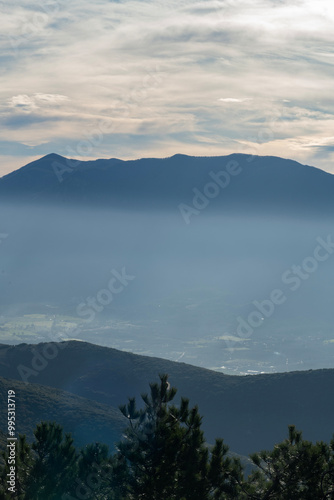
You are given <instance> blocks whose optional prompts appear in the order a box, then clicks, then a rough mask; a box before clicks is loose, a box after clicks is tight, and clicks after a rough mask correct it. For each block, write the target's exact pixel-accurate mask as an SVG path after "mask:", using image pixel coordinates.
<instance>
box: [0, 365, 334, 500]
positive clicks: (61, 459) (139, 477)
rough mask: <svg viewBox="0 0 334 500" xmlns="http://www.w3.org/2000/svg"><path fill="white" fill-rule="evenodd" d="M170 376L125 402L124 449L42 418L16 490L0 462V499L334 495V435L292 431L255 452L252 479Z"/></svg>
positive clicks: (320, 498)
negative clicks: (76, 438) (206, 430)
mask: <svg viewBox="0 0 334 500" xmlns="http://www.w3.org/2000/svg"><path fill="white" fill-rule="evenodd" d="M175 394H176V389H175V388H174V387H170V385H169V383H168V377H167V375H160V383H153V384H150V392H149V394H143V395H142V400H143V405H144V406H143V407H141V408H137V405H136V400H135V399H134V398H131V399H129V401H128V404H126V405H124V406H122V407H120V410H121V412H122V414H123V415H124V417H125V418H126V419H127V420H128V427H127V428H126V430H125V431H124V436H123V439H122V441H120V442H119V443H118V444H117V451H116V452H115V453H113V454H112V455H110V453H109V449H108V447H107V445H105V444H101V443H93V444H90V445H88V446H86V447H84V448H82V449H81V450H80V451H76V449H75V448H74V446H73V439H72V437H71V435H69V434H65V435H64V433H63V429H62V427H61V426H60V425H58V424H56V423H46V422H42V423H41V424H39V425H38V426H37V428H36V430H35V432H34V441H33V442H32V444H29V443H28V442H27V440H26V437H25V436H20V437H19V439H18V441H17V450H16V451H17V454H16V466H17V469H16V470H17V475H16V489H17V491H16V493H15V494H14V495H13V493H11V492H8V491H7V486H6V481H7V474H8V460H7V459H8V452H4V453H3V456H2V458H3V461H2V462H1V463H2V465H1V466H0V500H9V499H11V500H13V499H14V500H32V499H33V500H81V499H84V500H91V499H92V500H229V499H238V500H247V499H249V500H330V499H334V439H333V440H332V442H331V443H330V444H326V443H324V442H317V443H315V444H313V443H312V442H309V441H306V440H304V439H303V438H302V433H301V432H299V431H297V430H296V429H295V427H294V426H289V435H288V438H287V439H285V440H284V441H283V442H282V443H279V444H277V445H276V446H275V447H274V448H273V450H271V451H262V452H260V453H255V454H253V455H252V456H251V459H252V461H253V463H254V470H253V472H252V473H251V474H250V475H249V476H248V478H246V479H245V477H244V472H243V468H242V466H241V463H240V461H239V459H236V458H231V457H230V456H228V453H227V452H228V447H227V446H226V445H225V444H224V442H223V440H222V439H216V441H215V444H214V446H212V447H209V446H208V445H207V444H206V443H205V439H204V435H203V431H202V430H201V424H202V417H201V416H200V415H199V413H198V408H197V407H196V406H195V407H190V405H189V401H188V399H186V398H182V399H181V402H180V404H179V405H175V404H173V399H174V397H175Z"/></svg>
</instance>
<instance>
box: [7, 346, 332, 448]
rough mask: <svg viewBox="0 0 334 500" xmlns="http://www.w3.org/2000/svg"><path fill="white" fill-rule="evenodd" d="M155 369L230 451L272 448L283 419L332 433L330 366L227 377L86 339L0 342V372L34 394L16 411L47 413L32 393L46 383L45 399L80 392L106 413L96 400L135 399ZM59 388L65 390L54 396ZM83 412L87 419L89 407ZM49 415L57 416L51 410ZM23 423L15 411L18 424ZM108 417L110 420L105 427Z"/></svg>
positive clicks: (325, 436) (309, 432)
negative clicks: (48, 395) (24, 380)
mask: <svg viewBox="0 0 334 500" xmlns="http://www.w3.org/2000/svg"><path fill="white" fill-rule="evenodd" d="M52 352H53V353H54V356H53V357H52V356H51V353H52ZM43 360H44V361H43ZM29 370H33V372H34V373H33V372H29ZM159 373H168V374H169V380H170V383H171V384H172V385H174V386H176V387H177V389H178V395H177V396H178V398H180V396H185V397H188V398H189V399H190V403H191V404H192V405H194V404H198V406H199V411H200V414H202V415H203V430H204V432H205V437H206V439H207V441H208V442H213V440H214V438H215V437H223V438H224V440H225V442H226V443H227V444H228V445H229V446H230V448H231V450H232V451H234V452H237V453H240V454H242V455H248V454H249V453H251V452H254V451H257V450H259V449H265V448H266V449H271V448H272V447H273V445H274V444H275V443H276V442H279V441H281V440H283V439H284V438H285V436H286V432H287V426H288V425H289V424H295V425H296V426H297V428H298V429H300V430H302V431H303V435H304V437H305V439H310V440H320V439H322V440H325V441H328V440H330V438H331V437H332V434H333V431H334V426H333V415H334V401H333V399H332V398H331V397H330V388H331V387H332V386H333V383H334V370H333V369H328V370H316V371H312V370H310V371H307V372H290V373H275V374H266V375H254V376H229V375H225V374H221V373H217V372H214V371H210V370H207V369H203V368H198V367H195V366H191V365H187V364H184V363H176V362H172V361H167V360H163V359H158V358H152V357H147V356H140V355H135V354H131V353H127V352H122V351H118V350H116V349H111V348H106V347H100V346H96V345H93V344H89V343H85V342H74V341H69V342H67V343H64V344H53V343H50V344H38V345H35V346H32V345H28V344H20V345H17V346H9V345H1V347H0V376H2V377H5V378H8V379H16V380H20V379H21V378H22V377H21V375H22V374H23V375H26V376H27V381H28V382H29V383H28V384H27V387H28V388H29V390H30V391H31V394H32V395H33V396H32V399H31V404H30V403H29V401H28V403H26V404H27V407H26V409H25V410H24V412H23V413H24V414H26V415H28V414H29V412H31V411H33V408H34V406H36V408H38V405H41V404H43V405H44V406H45V408H49V410H48V411H49V414H52V408H54V406H55V405H54V402H49V400H47V399H45V400H44V401H45V402H44V403H42V401H40V403H39V398H40V399H41V400H43V398H44V397H45V395H44V393H43V386H44V389H45V390H47V391H50V388H53V389H52V391H51V392H52V397H53V398H56V400H57V401H61V398H64V400H63V405H64V406H66V405H67V404H68V403H67V401H68V399H66V398H69V394H68V393H71V394H72V395H73V394H74V395H76V396H80V398H85V400H84V403H83V404H84V407H85V408H87V411H88V409H90V411H92V409H93V408H95V407H96V408H98V409H99V408H101V410H100V412H101V415H106V413H105V410H104V409H103V408H105V407H101V405H106V406H108V407H109V408H117V407H118V405H120V404H123V403H126V401H127V398H128V397H133V396H136V397H137V398H139V399H138V402H139V400H140V394H141V393H144V392H147V390H148V384H149V383H150V382H153V381H156V380H157V378H158V374H159ZM21 384H22V380H21ZM37 384H38V385H37ZM8 387H9V386H8ZM22 387H23V386H22ZM37 387H38V390H37V392H36V389H35V388H37ZM18 389H19V388H18ZM55 389H57V391H56V390H55ZM59 391H66V394H64V395H63V396H61V394H60V393H59ZM19 394H20V391H19V390H18V396H19ZM35 396H36V398H35ZM34 398H35V399H34ZM59 398H60V399H59ZM88 400H89V401H88ZM73 401H74V403H75V404H76V405H77V406H76V408H78V407H79V406H80V405H79V403H77V400H76V399H74V400H73V399H72V401H71V402H70V406H71V405H72V404H74V403H73ZM80 401H81V400H80ZM95 402H96V403H95ZM97 403H98V404H97ZM57 404H60V403H57ZM3 407H4V405H3ZM37 413H38V414H39V418H42V416H43V413H42V412H41V413H39V410H38V411H37ZM73 415H74V413H73ZM87 415H90V416H89V419H91V418H93V414H92V413H87ZM77 416H78V419H79V420H80V419H84V416H85V414H84V413H83V412H82V410H81V409H79V410H78V412H77ZM53 418H54V419H56V413H55V414H54V417H53ZM23 422H24V416H23V414H22V416H21V417H20V418H19V419H18V425H23ZM114 422H115V421H114V420H113V419H110V422H109V424H110V426H111V428H113V426H114V425H115V424H114ZM118 422H119V421H117V425H118ZM94 425H95V424H94ZM103 425H105V420H104V424H103Z"/></svg>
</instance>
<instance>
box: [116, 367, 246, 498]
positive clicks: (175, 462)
mask: <svg viewBox="0 0 334 500" xmlns="http://www.w3.org/2000/svg"><path fill="white" fill-rule="evenodd" d="M150 389H151V391H150V395H147V394H143V395H142V399H143V401H144V403H145V408H144V409H141V410H137V408H136V402H135V400H134V399H130V400H129V403H128V405H126V406H122V407H121V408H120V409H121V411H122V413H123V415H124V416H125V417H126V418H127V419H128V420H129V426H128V428H127V430H126V433H125V440H123V441H121V442H120V443H119V445H118V449H119V456H122V457H124V458H125V459H126V461H127V463H128V467H129V478H130V482H129V497H128V498H129V499H147V500H150V499H152V500H153V499H156V498H163V499H166V500H173V499H175V500H179V499H184V500H188V499H189V500H206V499H209V498H215V499H216V498H217V499H218V498H237V493H238V489H239V488H238V483H237V479H239V480H240V479H241V466H240V464H239V462H238V461H237V460H236V459H233V460H231V459H229V458H227V457H226V453H227V450H228V448H227V446H225V445H224V444H223V442H222V441H221V440H217V441H216V444H215V446H214V449H213V451H212V453H209V451H208V448H207V446H206V444H205V440H204V435H203V432H202V430H201V422H202V418H201V417H200V415H199V413H198V408H197V407H194V408H189V401H188V400H187V399H185V398H182V400H181V404H180V407H177V406H174V405H172V404H170V403H171V401H172V400H173V398H174V396H175V394H176V389H175V388H174V387H170V386H169V383H168V380H167V375H161V376H160V384H150Z"/></svg>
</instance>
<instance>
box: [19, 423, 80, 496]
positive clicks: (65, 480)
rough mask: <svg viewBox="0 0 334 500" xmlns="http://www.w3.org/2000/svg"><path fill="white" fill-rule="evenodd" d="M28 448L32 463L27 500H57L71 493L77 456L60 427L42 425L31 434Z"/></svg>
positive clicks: (75, 473) (68, 437) (67, 436)
mask: <svg viewBox="0 0 334 500" xmlns="http://www.w3.org/2000/svg"><path fill="white" fill-rule="evenodd" d="M34 435H35V440H34V442H33V444H32V446H31V448H32V451H33V454H34V461H33V466H32V468H31V471H30V481H29V484H28V487H27V490H26V497H25V498H27V499H32V498H33V499H34V500H46V499H47V500H58V499H60V498H61V495H62V494H64V493H66V492H71V491H72V487H73V478H75V477H76V475H77V452H76V450H75V448H74V446H73V439H72V437H71V435H70V434H65V436H64V435H63V429H62V427H61V426H60V425H58V424H56V423H54V422H52V423H47V422H42V423H41V424H39V425H37V428H36V430H35V432H34Z"/></svg>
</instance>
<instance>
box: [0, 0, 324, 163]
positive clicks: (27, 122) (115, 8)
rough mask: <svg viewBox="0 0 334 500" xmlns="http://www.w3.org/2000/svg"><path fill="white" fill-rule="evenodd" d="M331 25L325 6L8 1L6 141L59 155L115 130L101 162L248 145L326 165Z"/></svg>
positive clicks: (2, 82) (260, 1)
mask: <svg viewBox="0 0 334 500" xmlns="http://www.w3.org/2000/svg"><path fill="white" fill-rule="evenodd" d="M333 20H334V8H333V7H332V5H331V4H330V3H329V2H328V1H325V0H320V1H319V2H317V3H314V2H311V0H294V1H291V2H290V1H289V2H288V1H282V2H276V1H275V2H274V1H267V0H228V1H217V0H208V1H205V2H204V1H195V2H193V1H190V0H182V1H180V2H176V0H171V1H170V2H162V1H157V2H153V1H152V0H151V1H147V0H146V1H139V0H129V1H126V2H105V1H104V0H97V1H96V2H88V0H80V1H79V0H73V1H72V2H68V3H66V4H65V2H64V1H63V0H54V1H53V0H52V1H50V2H47V3H45V4H40V5H36V4H31V3H30V2H28V1H24V2H23V1H19V0H13V2H11V4H10V6H9V5H8V6H7V5H4V7H3V14H2V30H3V34H4V36H3V38H2V39H1V41H0V54H1V56H0V63H1V67H2V68H4V69H5V70H6V71H3V72H2V73H1V74H0V111H1V118H0V125H1V128H2V136H3V137H2V140H3V141H7V142H9V141H11V143H13V144H14V143H15V141H17V142H20V143H23V144H29V145H30V146H31V145H33V146H34V148H35V149H34V153H33V154H35V153H36V151H37V150H36V148H38V145H41V149H40V151H42V145H44V146H45V144H46V143H48V144H50V150H52V148H57V152H59V153H60V154H64V153H65V152H66V148H67V146H68V145H69V144H71V147H73V144H76V143H78V142H80V140H82V139H84V138H85V137H86V136H87V135H89V134H91V133H92V131H93V132H94V130H95V131H96V130H97V129H98V127H99V123H100V122H101V120H105V119H107V120H109V121H110V122H112V123H113V124H114V129H113V130H114V132H113V133H117V134H120V135H119V142H117V141H114V142H112V141H111V140H110V137H109V135H108V134H105V136H104V139H103V143H102V144H100V146H99V147H96V148H95V149H94V153H95V156H96V157H99V156H102V155H106V156H107V157H108V156H110V157H111V156H124V157H125V156H126V157H138V155H139V154H138V152H140V151H145V154H148V155H153V154H158V153H159V151H160V154H158V156H166V154H167V153H168V154H169V153H176V152H184V153H188V154H193V152H195V151H196V154H204V155H206V154H211V153H212V152H213V151H214V154H219V153H221V154H225V153H231V152H233V151H236V150H237V148H238V147H240V148H244V147H245V145H247V144H249V145H250V146H249V147H253V148H258V149H259V150H261V151H265V154H277V153H278V152H279V151H284V154H285V156H289V155H290V156H291V157H292V158H294V159H297V160H298V159H300V160H303V161H304V160H305V159H306V160H308V161H310V162H311V161H312V160H317V158H316V157H315V156H314V152H313V151H314V150H313V149H312V148H311V146H310V147H308V146H307V144H310V143H311V142H312V140H313V141H314V142H315V143H317V144H318V142H319V141H321V140H322V139H323V138H325V137H331V136H333V135H334V123H333V119H332V117H333V115H334V102H333V100H332V92H333V83H334V82H333V79H334V76H333V75H334V71H333V69H334V68H333V65H334V53H333V49H332V47H333V42H334V32H333V29H332V26H333ZM221 96H223V97H221ZM217 102H220V103H221V105H219V106H217ZM241 104H242V105H241ZM28 115H29V116H28ZM278 117H279V118H278ZM28 118H29V119H28ZM45 121H47V123H48V126H47V127H46V126H45ZM268 130H269V131H271V132H270V134H269V133H268ZM127 137H128V139H127ZM130 137H131V140H129V138H130ZM134 137H136V138H137V140H133V138H134ZM115 142H116V144H115ZM150 144H151V149H150ZM171 145H172V147H173V148H175V149H174V150H173V151H171ZM259 145H260V146H259ZM301 145H302V146H301ZM44 146H43V148H44ZM150 151H151V153H150ZM323 151H324V154H325V149H323ZM41 154H44V149H43V153H41ZM14 155H15V147H13V156H14ZM318 159H319V158H318ZM319 161H320V159H319ZM330 161H331V155H330V152H328V162H330ZM325 163H326V157H321V165H322V166H324V165H325ZM325 168H329V167H327V166H326V167H325Z"/></svg>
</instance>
